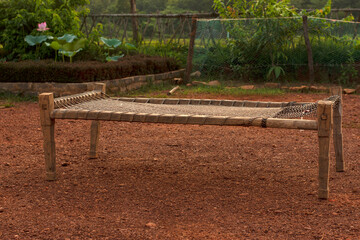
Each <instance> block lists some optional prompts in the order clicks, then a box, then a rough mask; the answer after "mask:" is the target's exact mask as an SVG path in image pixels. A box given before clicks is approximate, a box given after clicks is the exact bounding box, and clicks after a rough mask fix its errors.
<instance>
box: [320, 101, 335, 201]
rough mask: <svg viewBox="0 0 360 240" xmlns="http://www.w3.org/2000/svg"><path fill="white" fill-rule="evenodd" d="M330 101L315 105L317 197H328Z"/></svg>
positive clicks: (331, 110) (331, 111)
mask: <svg viewBox="0 0 360 240" xmlns="http://www.w3.org/2000/svg"><path fill="white" fill-rule="evenodd" d="M332 113H333V109H332V102H331V101H319V102H318V107H317V118H318V138H319V193H318V194H319V195H318V196H319V198H320V199H328V197H329V165H330V161H329V159H330V136H331V125H332Z"/></svg>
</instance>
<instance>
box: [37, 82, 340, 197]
mask: <svg viewBox="0 0 360 240" xmlns="http://www.w3.org/2000/svg"><path fill="white" fill-rule="evenodd" d="M105 89H106V86H105V84H102V83H99V84H97V85H96V89H95V91H92V92H88V93H85V94H82V95H71V96H67V97H62V98H58V99H54V96H53V94H52V93H42V94H40V95H39V105H40V120H41V127H42V132H43V137H44V153H45V171H46V180H50V181H51V180H55V179H56V157H55V137H54V136H55V135H54V126H55V120H56V119H78V120H92V123H91V131H90V133H91V137H90V154H89V157H90V158H96V157H97V154H98V142H99V134H100V121H125V122H152V123H171V124H200V125H203V124H204V125H232V126H234V125H235V126H241V125H247V126H249V125H251V126H261V127H271V128H289V129H304V130H317V132H318V140H319V176H318V178H319V188H318V197H319V198H320V199H327V198H328V197H329V165H330V164H329V159H330V140H331V134H333V142H334V147H335V155H336V171H337V172H343V171H344V170H345V164H344V157H343V137H342V127H341V125H342V106H341V104H342V101H341V100H342V99H341V93H342V89H341V87H337V88H333V89H331V94H333V95H339V96H340V102H339V104H338V105H337V107H335V108H334V107H333V102H332V101H319V102H318V107H317V120H305V119H279V118H268V119H266V122H265V126H264V121H263V120H264V119H263V118H249V117H224V116H213V117H209V116H203V115H173V114H144V113H128V112H110V111H92V110H76V109H56V106H57V105H58V104H59V103H62V104H64V103H65V104H66V103H69V104H71V103H74V102H79V101H86V99H87V98H89V99H91V98H93V97H94V96H95V97H96V96H101V95H102V94H104V93H105ZM128 100H129V99H128ZM132 101H137V102H144V101H145V100H144V99H132ZM149 101H151V102H153V103H157V102H158V101H162V102H164V101H167V102H168V103H170V104H171V103H173V104H175V103H174V102H177V103H176V104H179V102H181V101H183V102H184V101H185V102H186V103H187V104H200V105H204V104H207V105H209V104H211V105H218V106H219V107H223V106H229V105H231V106H248V107H255V106H257V107H261V106H262V107H266V106H267V107H281V106H284V104H286V103H276V102H252V101H229V100H191V99H187V100H186V99H161V100H159V99H146V102H149ZM299 104H303V103H299Z"/></svg>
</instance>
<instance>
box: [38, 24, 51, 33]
mask: <svg viewBox="0 0 360 240" xmlns="http://www.w3.org/2000/svg"><path fill="white" fill-rule="evenodd" d="M49 29H50V28H47V27H46V22H43V23H39V24H38V29H36V30H38V31H40V32H44V31H46V30H49Z"/></svg>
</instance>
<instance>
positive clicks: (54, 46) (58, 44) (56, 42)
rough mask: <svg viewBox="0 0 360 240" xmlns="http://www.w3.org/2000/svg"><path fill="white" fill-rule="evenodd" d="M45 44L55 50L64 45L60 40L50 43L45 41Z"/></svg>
mask: <svg viewBox="0 0 360 240" xmlns="http://www.w3.org/2000/svg"><path fill="white" fill-rule="evenodd" d="M45 44H46V46H48V47H51V48H52V49H54V50H59V49H60V48H61V47H62V45H61V44H60V43H59V42H58V41H53V42H52V43H51V44H50V43H45Z"/></svg>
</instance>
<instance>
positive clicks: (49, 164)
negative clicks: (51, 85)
mask: <svg viewBox="0 0 360 240" xmlns="http://www.w3.org/2000/svg"><path fill="white" fill-rule="evenodd" d="M39 105H40V106H39V107H40V121H41V128H42V132H43V136H44V145H43V146H44V153H45V172H46V180H48V181H53V180H55V179H56V158H55V137H54V129H55V119H52V118H50V114H51V112H52V111H53V110H54V95H53V94H52V93H42V94H40V95H39Z"/></svg>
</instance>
